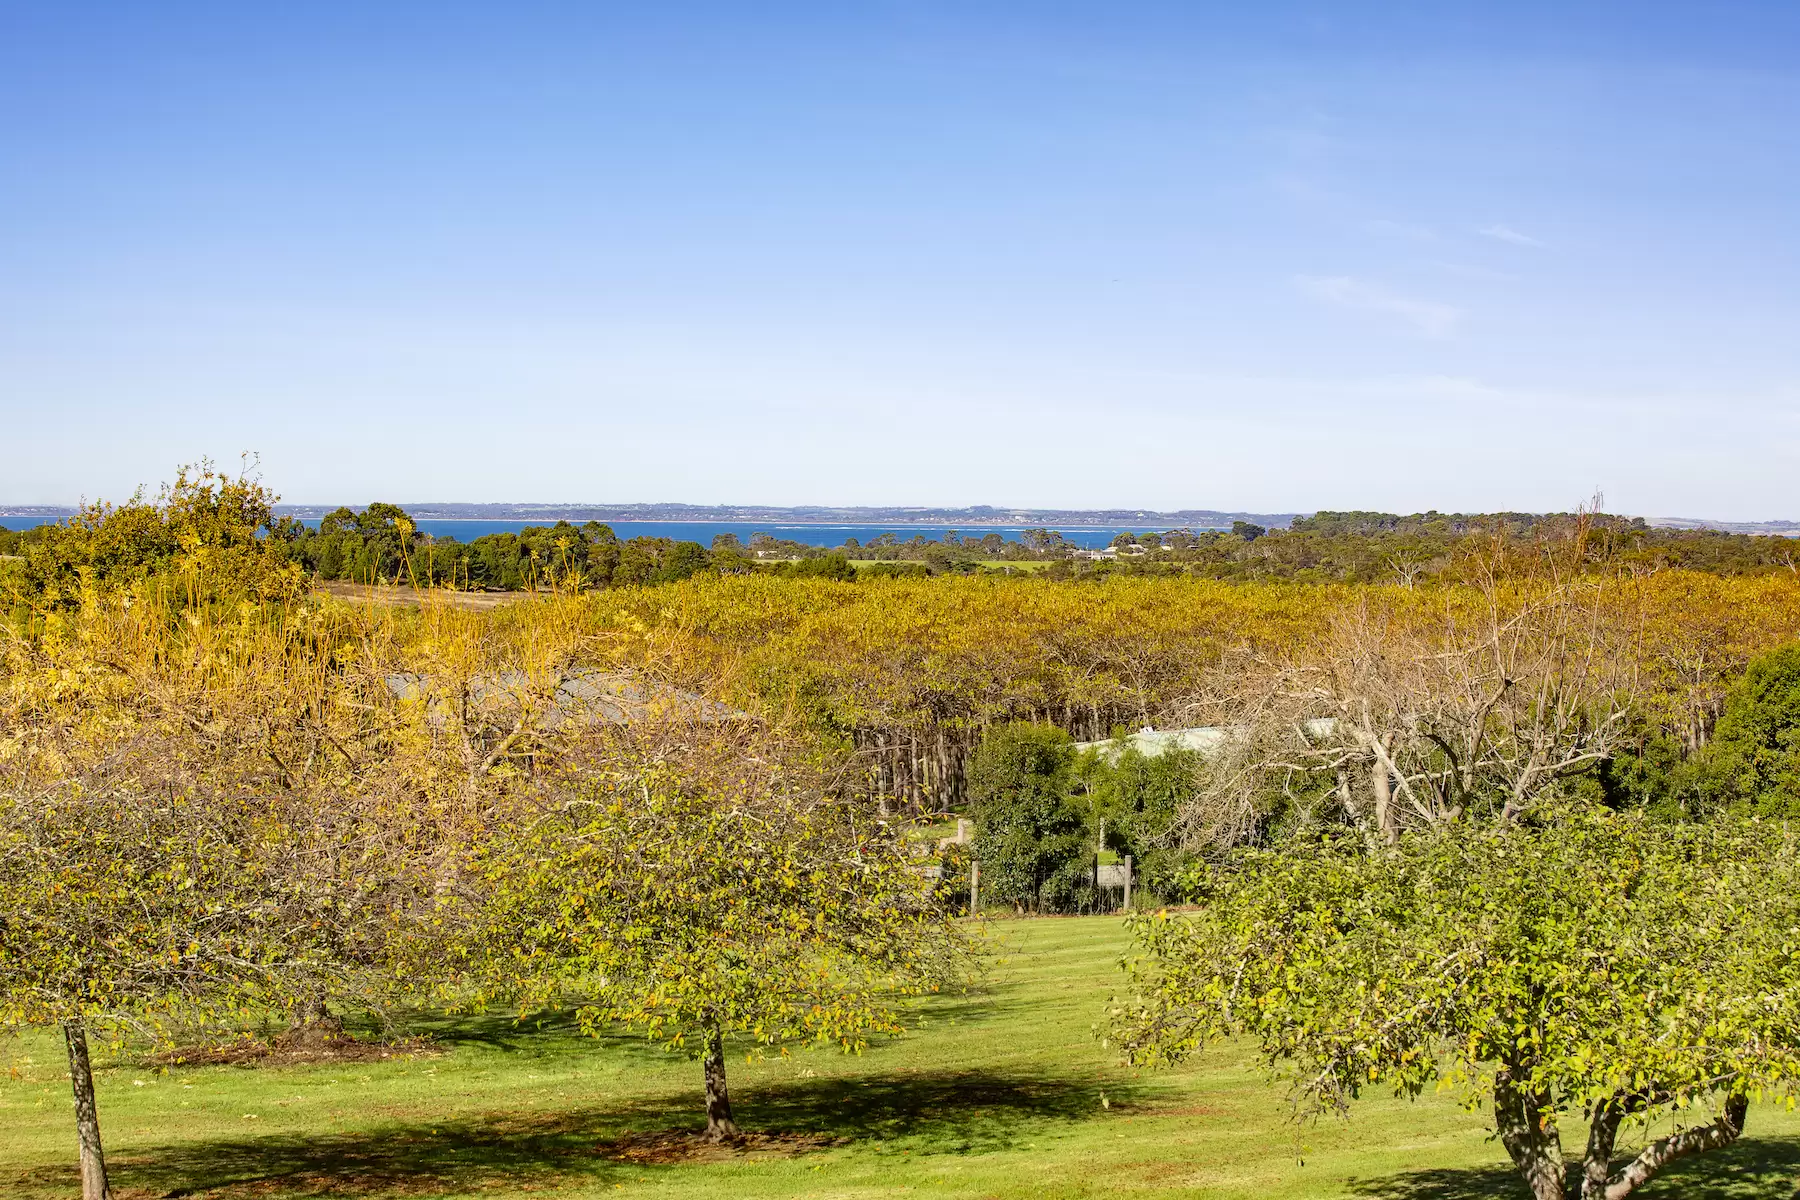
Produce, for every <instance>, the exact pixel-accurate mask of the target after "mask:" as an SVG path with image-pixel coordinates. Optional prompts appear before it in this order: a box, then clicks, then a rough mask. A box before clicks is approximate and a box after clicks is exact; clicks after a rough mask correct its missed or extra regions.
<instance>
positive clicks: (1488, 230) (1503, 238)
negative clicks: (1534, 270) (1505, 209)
mask: <svg viewBox="0 0 1800 1200" xmlns="http://www.w3.org/2000/svg"><path fill="white" fill-rule="evenodd" d="M1475 232H1476V233H1479V234H1480V235H1481V236H1482V237H1491V238H1493V239H1494V240H1495V241H1499V242H1508V243H1511V244H1512V245H1514V246H1538V247H1541V246H1543V244H1544V243H1542V242H1540V241H1538V240H1537V239H1536V238H1534V237H1532V236H1531V235H1530V234H1528V233H1520V232H1519V231H1518V230H1516V229H1514V228H1513V227H1512V226H1511V225H1483V226H1482V227H1481V228H1480V229H1477V230H1476V231H1475Z"/></svg>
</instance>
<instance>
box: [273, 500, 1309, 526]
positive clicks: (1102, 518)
mask: <svg viewBox="0 0 1800 1200" xmlns="http://www.w3.org/2000/svg"><path fill="white" fill-rule="evenodd" d="M333 507H334V506H332V505H318V504H284V505H281V506H280V507H279V508H278V509H277V510H276V511H278V512H280V513H282V514H284V515H286V516H293V517H322V516H324V515H325V514H326V513H328V512H330V511H332V508H333ZM400 507H402V508H404V509H405V510H406V511H407V512H408V513H410V514H411V515H412V516H413V517H414V518H415V519H419V520H427V521H431V520H446V521H479V520H488V521H757V522H766V523H769V524H781V525H950V526H954V527H956V528H959V529H961V528H970V529H975V528H980V527H982V526H990V525H1026V526H1032V525H1046V526H1049V525H1054V526H1075V525H1099V526H1116V525H1142V526H1157V527H1159V528H1172V529H1173V528H1189V529H1229V528H1231V523H1232V522H1233V521H1251V522H1254V523H1255V524H1258V525H1262V526H1264V527H1266V528H1270V529H1285V528H1286V527H1287V525H1288V522H1290V521H1292V520H1293V519H1294V518H1295V517H1297V516H1299V515H1300V514H1299V513H1249V512H1221V511H1218V510H1215V509H1181V510H1179V511H1177V512H1159V511H1155V510H1152V509H1141V508H1108V509H1090V508H994V507H992V506H990V505H985V504H978V505H975V506H973V507H970V508H927V507H910V506H908V507H885V508H884V507H856V506H851V507H842V508H834V507H829V506H824V505H819V506H813V505H803V506H799V507H794V508H780V507H775V506H771V505H760V504H675V503H663V504H461V503H445V502H431V503H423V502H413V503H403V504H401V506H400Z"/></svg>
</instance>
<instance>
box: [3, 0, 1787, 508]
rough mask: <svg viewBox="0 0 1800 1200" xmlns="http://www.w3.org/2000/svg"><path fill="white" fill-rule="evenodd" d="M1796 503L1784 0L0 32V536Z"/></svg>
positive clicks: (992, 7)
mask: <svg viewBox="0 0 1800 1200" xmlns="http://www.w3.org/2000/svg"><path fill="white" fill-rule="evenodd" d="M245 450H255V451H259V452H260V453H261V455H262V461H263V467H264V474H265V477H266V478H267V479H268V481H269V482H270V483H271V484H273V485H274V486H275V487H276V488H277V489H278V490H280V491H281V492H283V493H284V494H285V495H286V496H287V498H289V499H290V500H295V501H302V502H315V501H318V502H322V501H352V502H362V501H366V500H368V499H372V498H386V499H394V500H402V501H404V500H424V499H441V500H452V499H464V500H543V501H563V500H594V501H625V500H688V501H692V502H696V503H712V502H727V501H736V502H756V503H774V504H783V503H920V504H965V503H995V504H1021V505H1023V504H1031V505H1079V506H1089V505H1093V506H1100V505H1105V506H1112V505H1134V506H1154V507H1158V508H1174V507H1213V508H1248V509H1256V510H1286V509H1311V508H1321V507H1331V508H1347V507H1357V508H1385V509H1398V510H1401V511H1412V510H1415V509H1422V508H1428V507H1436V508H1439V509H1446V510H1448V509H1491V508H1502V507H1504V508H1516V509H1546V508H1566V507H1569V506H1571V505H1573V504H1575V503H1577V502H1579V501H1581V500H1583V499H1585V498H1586V497H1587V496H1588V495H1589V494H1590V493H1591V492H1592V491H1593V490H1594V489H1595V488H1596V487H1601V488H1604V489H1605V491H1606V495H1607V501H1608V507H1609V508H1612V509H1614V510H1616V511H1622V512H1632V513H1639V514H1646V515H1697V516H1713V517H1724V518H1740V519H1743V518H1758V517H1770V516H1787V517H1800V490H1797V489H1796V487H1795V479H1796V477H1797V470H1796V469H1797V468H1800V4H1795V3H1793V2H1792V0H1789V2H1786V3H1766V4H1744V3H1730V2H1722V3H1692V4H1683V5H1672V4H1656V3H1653V2H1648V0H1639V2H1636V3H1591V4H1584V3H1580V2H1579V0H1561V2H1554V3H1550V2H1537V0H1526V2H1514V3H1482V4H1458V3H1454V2H1439V3H1420V4H1371V3H1363V4H1358V3H1312V4H1297V3H1282V2H1272V3H1255V4H1242V3H1192V2H1187V3H1169V4H1148V3H1130V2H1129V0H1110V2H1104V3H1101V2H1096V3H1019V4H990V3H980V2H979V0H956V2H953V3H943V4H934V3H906V4H880V3H871V4H863V3H850V4H841V3H840V4H814V5H798V4H781V3H761V4H743V3H736V4H720V5H705V4H681V3H671V4H655V5H651V4H639V5H622V4H614V5H608V4H595V3H570V4H566V5H546V4H530V3H508V4H487V5H481V6H472V5H459V4H456V3H449V2H445V0H434V2H433V3H429V4H424V3H420V4H408V3H389V4H286V5H269V4H242V3H232V4H217V5H192V4H182V3H174V2H170V3H158V4H118V5H93V4H82V3H79V2H64V3H47V2H46V3H40V4H35V5H22V4H14V3H10V2H7V0H0V503H6V502H11V503H29V502H43V503H56V502H68V501H72V500H75V499H76V498H78V497H80V496H83V495H86V496H90V497H92V496H118V495H120V494H121V493H123V492H128V491H129V490H130V489H131V488H132V487H133V486H134V485H136V484H138V483H147V484H151V485H155V484H156V483H157V482H158V481H160V480H163V479H165V478H167V477H168V476H169V474H170V469H171V468H172V467H173V466H174V465H175V464H176V463H178V462H181V461H185V460H189V459H192V458H195V457H197V456H200V455H202V454H207V455H212V456H213V457H215V458H219V459H224V460H235V458H236V456H237V455H238V454H239V453H240V452H241V451H245Z"/></svg>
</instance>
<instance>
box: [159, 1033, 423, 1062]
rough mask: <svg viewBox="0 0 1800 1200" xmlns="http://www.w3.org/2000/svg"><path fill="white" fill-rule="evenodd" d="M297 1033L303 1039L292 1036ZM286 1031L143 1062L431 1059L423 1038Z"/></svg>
mask: <svg viewBox="0 0 1800 1200" xmlns="http://www.w3.org/2000/svg"><path fill="white" fill-rule="evenodd" d="M297 1034H299V1035H303V1036H296V1035H297ZM304 1034H305V1031H303V1030H301V1031H295V1030H290V1031H288V1032H287V1033H283V1034H280V1035H278V1036H276V1037H274V1038H272V1039H270V1040H268V1041H264V1040H262V1039H261V1038H254V1037H250V1036H249V1035H245V1036H244V1037H241V1038H237V1039H235V1040H233V1041H229V1042H223V1043H220V1044H217V1045H211V1046H180V1047H177V1048H176V1049H174V1050H169V1051H166V1052H164V1053H162V1054H158V1055H155V1056H154V1057H152V1058H148V1059H145V1060H144V1065H145V1066H151V1067H200V1066H212V1067H217V1066H226V1067H288V1066H294V1065H297V1064H300V1063H341V1062H379V1061H380V1060H382V1059H385V1058H435V1057H437V1055H438V1053H439V1052H438V1050H437V1048H436V1047H435V1046H433V1045H432V1044H431V1043H430V1042H428V1041H426V1040H425V1039H424V1038H401V1039H400V1040H398V1041H391V1042H382V1041H364V1040H363V1039H361V1038H355V1037H351V1036H350V1035H349V1034H347V1033H334V1034H330V1035H327V1036H325V1037H318V1036H304Z"/></svg>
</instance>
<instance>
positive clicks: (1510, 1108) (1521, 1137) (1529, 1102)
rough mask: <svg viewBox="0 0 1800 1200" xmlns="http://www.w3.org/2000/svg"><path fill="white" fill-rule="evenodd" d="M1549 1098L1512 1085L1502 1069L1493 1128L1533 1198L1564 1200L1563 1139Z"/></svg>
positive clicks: (1495, 1085)
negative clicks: (1559, 1134)
mask: <svg viewBox="0 0 1800 1200" xmlns="http://www.w3.org/2000/svg"><path fill="white" fill-rule="evenodd" d="M1549 1107H1550V1106H1549V1097H1548V1096H1545V1095H1543V1094H1541V1093H1538V1092H1529V1091H1526V1090H1525V1089H1523V1088H1519V1087H1516V1086H1514V1084H1513V1082H1512V1079H1511V1077H1510V1076H1509V1074H1508V1072H1507V1071H1505V1070H1502V1071H1501V1072H1500V1074H1499V1076H1498V1077H1497V1078H1496V1079H1495V1080H1494V1128H1495V1129H1497V1130H1498V1131H1499V1133H1500V1142H1501V1144H1502V1145H1504V1146H1505V1147H1506V1152H1507V1153H1508V1154H1510V1155H1511V1156H1512V1160H1513V1165H1514V1166H1516V1167H1517V1168H1518V1169H1519V1176H1520V1177H1521V1178H1522V1179H1524V1180H1525V1186H1526V1187H1528V1188H1530V1189H1531V1195H1532V1200H1564V1197H1565V1195H1566V1193H1565V1192H1564V1190H1563V1175H1564V1171H1563V1157H1562V1141H1561V1139H1560V1138H1558V1137H1557V1134H1556V1126H1555V1125H1554V1124H1553V1123H1552V1121H1551V1114H1550V1111H1549Z"/></svg>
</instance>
